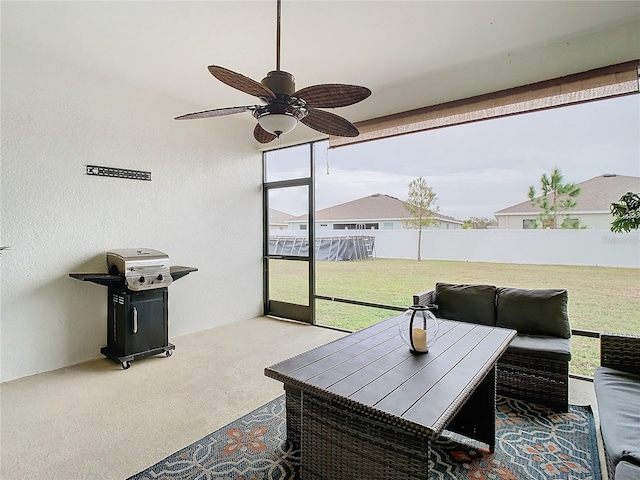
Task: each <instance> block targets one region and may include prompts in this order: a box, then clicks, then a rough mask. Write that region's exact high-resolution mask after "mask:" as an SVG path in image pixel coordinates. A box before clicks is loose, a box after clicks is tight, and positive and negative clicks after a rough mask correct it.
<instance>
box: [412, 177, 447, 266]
mask: <svg viewBox="0 0 640 480" xmlns="http://www.w3.org/2000/svg"><path fill="white" fill-rule="evenodd" d="M437 199H438V197H436V194H435V192H434V191H433V189H432V188H431V187H430V186H428V185H427V181H426V180H425V179H424V178H422V177H418V178H416V179H415V180H412V181H411V182H410V183H409V198H408V199H407V201H406V202H405V203H404V208H405V209H406V210H407V212H409V214H410V215H411V217H410V218H407V219H405V220H404V226H405V227H406V228H415V229H417V230H418V261H420V260H422V256H421V253H420V246H421V244H422V229H423V228H425V227H429V226H431V225H433V224H434V223H435V222H436V220H435V219H434V218H433V217H434V215H435V214H436V213H438V212H439V211H440V207H437V206H436V205H435V202H436V200H437Z"/></svg>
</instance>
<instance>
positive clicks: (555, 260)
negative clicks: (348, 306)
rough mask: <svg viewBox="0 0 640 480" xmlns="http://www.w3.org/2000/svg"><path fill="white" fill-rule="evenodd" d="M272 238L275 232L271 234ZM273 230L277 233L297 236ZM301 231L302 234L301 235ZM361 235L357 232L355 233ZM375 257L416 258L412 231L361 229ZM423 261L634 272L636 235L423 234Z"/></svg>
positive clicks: (638, 260) (322, 233)
mask: <svg viewBox="0 0 640 480" xmlns="http://www.w3.org/2000/svg"><path fill="white" fill-rule="evenodd" d="M271 233H272V234H276V232H275V231H274V232H271ZM300 233H303V232H300V231H297V232H296V231H286V230H279V231H277V235H282V234H286V235H296V234H297V235H300ZM304 233H306V232H304ZM355 233H356V232H355V231H348V230H341V231H336V230H328V231H327V230H318V231H316V236H318V237H337V236H349V235H351V236H354V234H355ZM358 233H361V232H358ZM364 233H365V234H366V235H369V236H374V237H375V248H374V255H375V257H378V258H405V259H416V258H417V252H418V231H417V230H406V229H403V230H366V232H364ZM421 253H422V259H423V260H457V261H469V262H491V263H528V264H542V265H545V264H547V265H597V266H603V267H625V268H640V232H638V231H635V232H630V233H612V232H610V231H609V230H603V229H585V230H508V229H492V230H423V231H422V252H421Z"/></svg>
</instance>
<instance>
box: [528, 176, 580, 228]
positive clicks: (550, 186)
mask: <svg viewBox="0 0 640 480" xmlns="http://www.w3.org/2000/svg"><path fill="white" fill-rule="evenodd" d="M540 187H541V190H542V195H541V196H539V197H537V196H536V189H535V188H534V186H533V185H531V186H530V187H529V200H531V203H532V204H533V205H535V206H537V207H540V209H542V212H540V214H538V225H541V226H542V228H581V227H580V222H579V221H576V220H573V219H570V218H569V213H567V211H568V210H571V209H572V208H574V207H575V206H576V201H575V200H574V199H575V197H577V196H578V195H580V187H576V186H575V184H573V183H565V181H564V178H563V176H562V172H560V170H559V169H558V167H555V168H554V169H553V171H552V172H551V175H547V174H546V173H543V174H542V177H540ZM563 214H564V215H566V218H565V219H564V221H563V222H561V223H558V222H559V217H560V216H561V215H563Z"/></svg>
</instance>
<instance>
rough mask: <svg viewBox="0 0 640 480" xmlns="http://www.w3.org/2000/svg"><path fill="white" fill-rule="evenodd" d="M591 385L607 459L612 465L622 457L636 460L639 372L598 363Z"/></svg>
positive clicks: (639, 449) (639, 431)
mask: <svg viewBox="0 0 640 480" xmlns="http://www.w3.org/2000/svg"><path fill="white" fill-rule="evenodd" d="M593 386H594V388H595V391H596V398H597V401H598V413H599V414H600V428H601V430H602V439H603V440H604V445H605V448H606V449H607V453H608V454H609V456H610V457H611V461H612V462H613V464H614V465H615V464H617V463H618V462H619V461H620V460H622V459H624V460H627V461H632V462H633V463H635V462H636V461H638V462H640V444H639V442H638V439H639V438H640V428H639V427H638V426H639V425H640V402H638V399H640V375H633V374H632V373H626V372H621V371H620V370H614V369H613V368H608V367H598V368H597V369H596V371H595V374H594V376H593ZM617 478H618V477H617V476H616V480H617Z"/></svg>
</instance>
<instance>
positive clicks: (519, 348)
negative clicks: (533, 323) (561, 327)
mask: <svg viewBox="0 0 640 480" xmlns="http://www.w3.org/2000/svg"><path fill="white" fill-rule="evenodd" d="M507 352H509V353H521V354H523V355H528V356H530V357H538V358H548V359H550V360H561V361H567V362H568V361H569V360H571V340H569V339H567V338H558V337H542V336H538V335H518V336H517V337H516V338H514V339H513V340H511V343H510V344H509V348H507Z"/></svg>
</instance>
